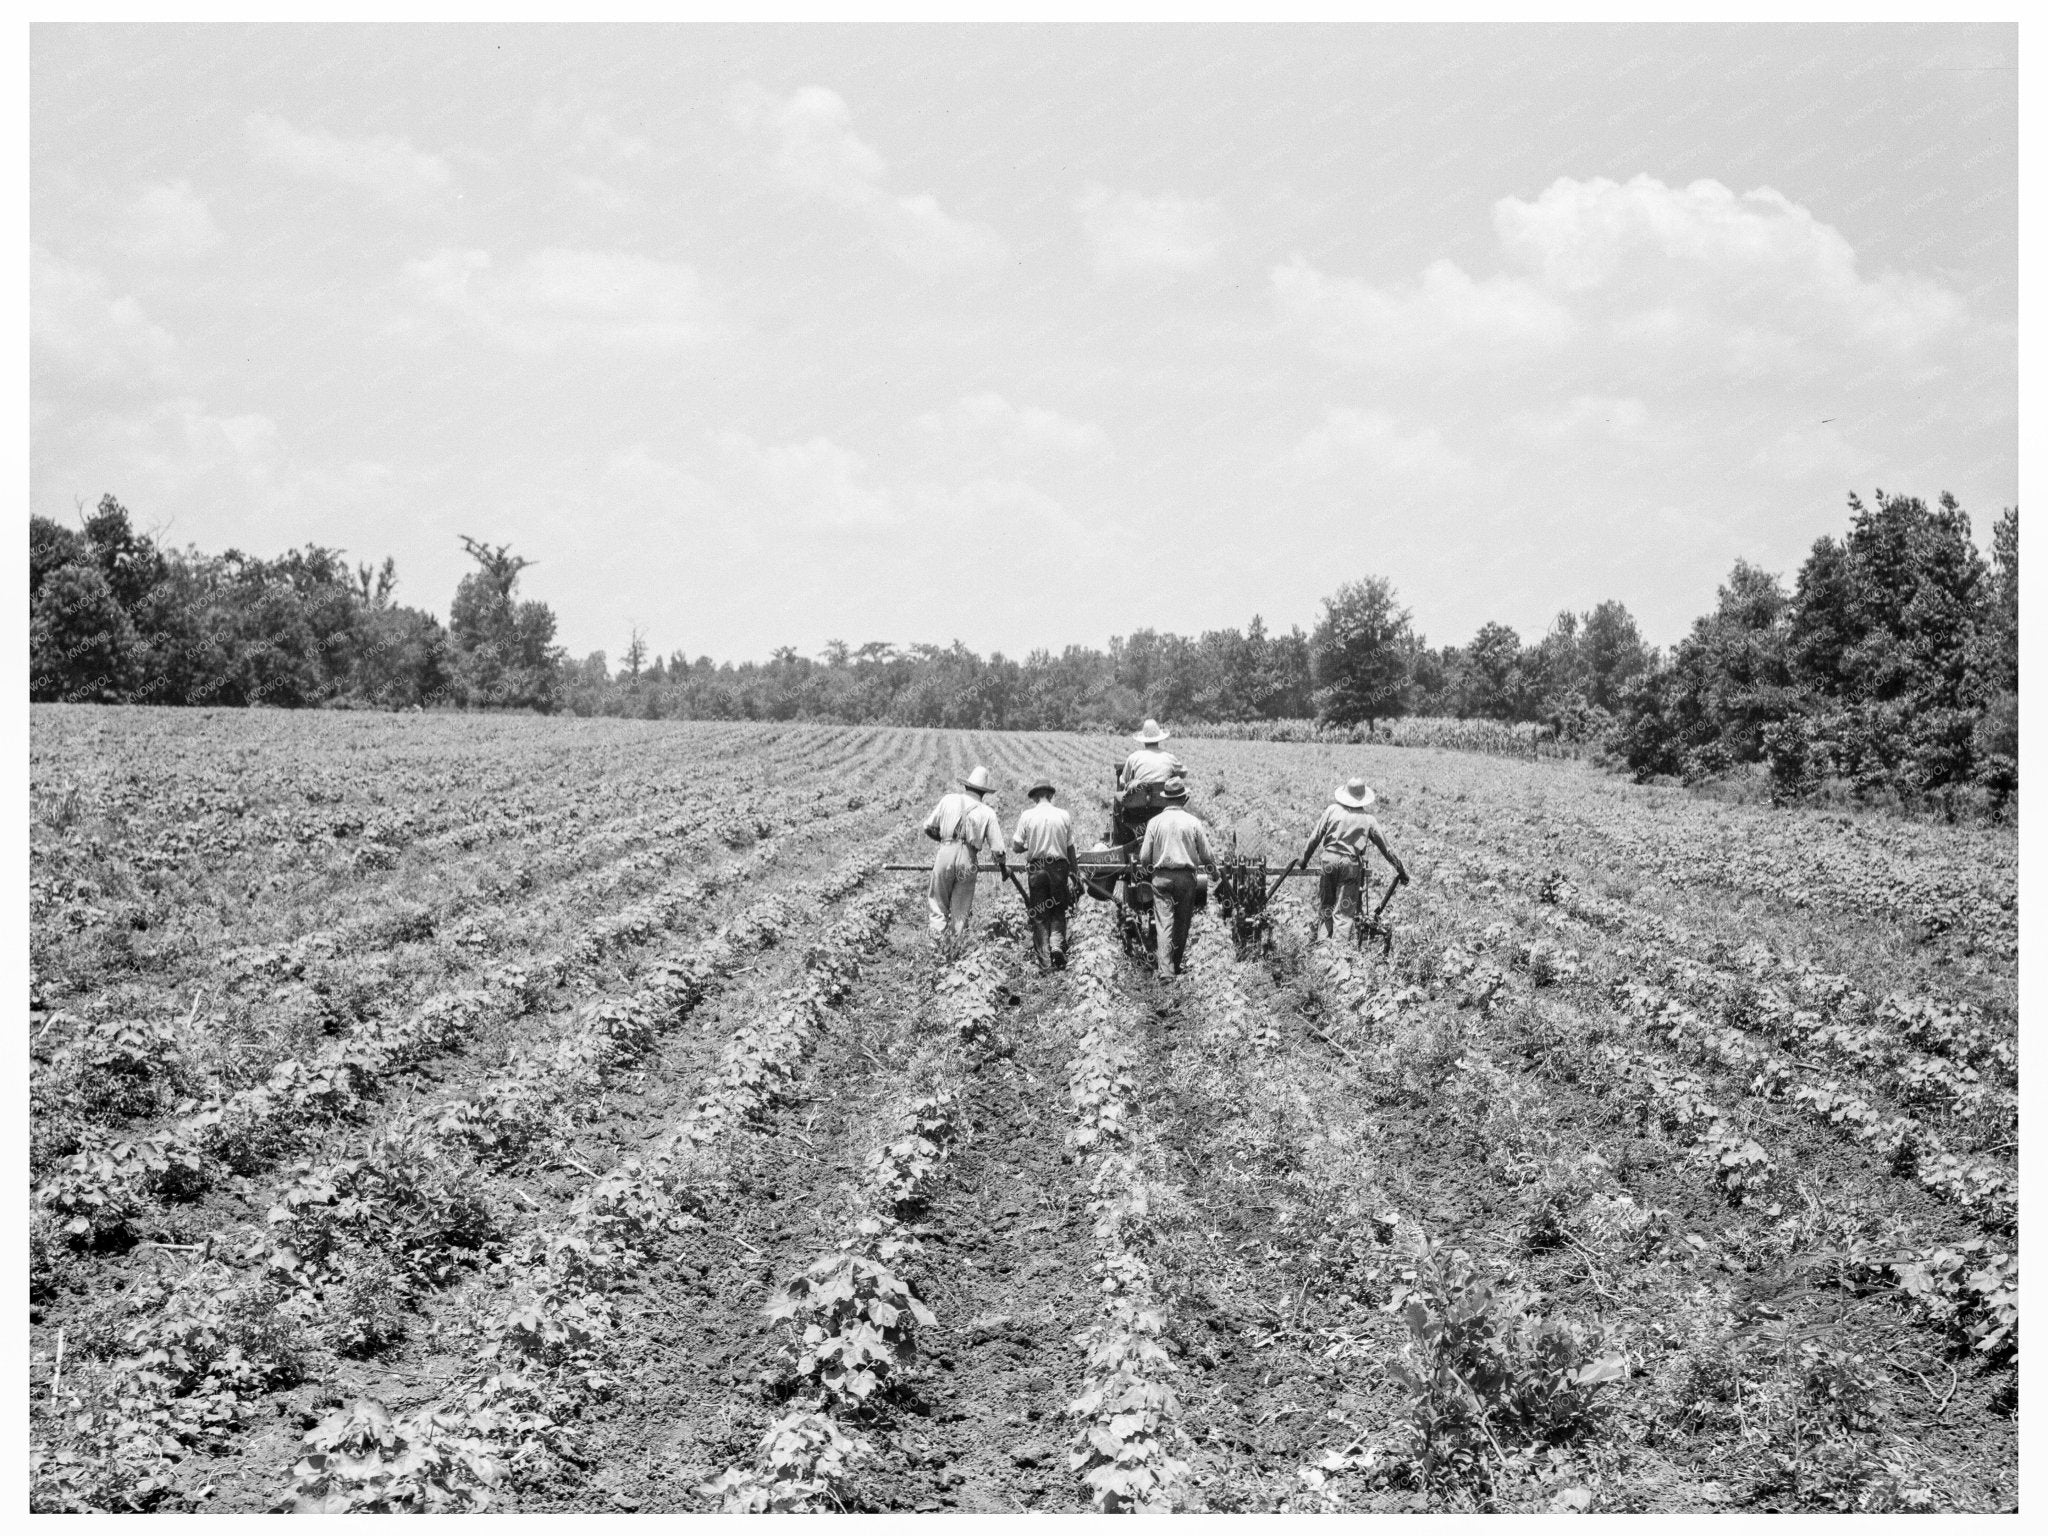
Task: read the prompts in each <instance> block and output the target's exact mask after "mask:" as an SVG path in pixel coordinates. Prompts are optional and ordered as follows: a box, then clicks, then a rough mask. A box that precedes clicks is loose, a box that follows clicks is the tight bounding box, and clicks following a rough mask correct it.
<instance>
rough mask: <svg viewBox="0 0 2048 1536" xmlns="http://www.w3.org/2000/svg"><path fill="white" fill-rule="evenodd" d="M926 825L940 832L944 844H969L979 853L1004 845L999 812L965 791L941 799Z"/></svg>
mask: <svg viewBox="0 0 2048 1536" xmlns="http://www.w3.org/2000/svg"><path fill="white" fill-rule="evenodd" d="M925 825H926V826H927V827H929V828H932V829H934V830H936V831H937V832H938V834H939V841H940V842H943V843H966V844H968V845H969V846H970V847H972V848H975V849H977V850H979V849H983V848H1000V847H1001V846H1002V840H1003V834H1002V828H1001V827H1000V826H999V825H998V824H997V821H996V813H995V812H994V811H992V810H990V809H989V808H988V806H987V805H986V804H984V803H983V802H982V801H980V800H977V799H976V798H975V797H974V796H972V795H970V794H967V793H965V792H964V791H962V790H957V789H956V790H954V791H953V792H952V793H950V794H947V795H943V796H941V797H940V799H939V803H938V805H937V807H936V808H934V810H933V811H932V814H931V818H930V820H928V821H927V822H926V823H925Z"/></svg>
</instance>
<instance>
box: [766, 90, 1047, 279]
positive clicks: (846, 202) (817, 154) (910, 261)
mask: <svg viewBox="0 0 2048 1536" xmlns="http://www.w3.org/2000/svg"><path fill="white" fill-rule="evenodd" d="M731 116H732V121H733V122H734V123H735V124H736V125H737V126H738V127H739V128H741V129H742V130H744V131H745V132H747V133H750V134H753V135H755V136H756V137H759V138H762V139H765V140H766V141H768V143H769V144H770V145H771V146H772V147H773V158H772V162H771V163H772V164H773V166H774V169H775V173H776V175H777V177H778V178H779V179H780V180H781V181H782V182H783V184H784V185H785V186H788V187H789V188H791V189H792V190H794V191H797V192H801V193H803V194H805V195H806V196H810V197H817V198H821V199H823V200H824V201H826V202H829V203H832V204H834V205H835V206H837V207H840V208H844V209H846V210H847V211H848V212H850V213H854V214H856V215H858V216H859V217H860V219H861V220H862V221H863V222H864V223H865V224H866V225H867V227H868V229H869V231H870V232H871V233H872V234H873V235H874V237H875V239H876V240H877V241H879V242H880V243H881V245H882V246H883V247H884V248H885V249H887V250H888V251H889V252H890V253H891V254H892V255H894V256H895V257H896V258H897V259H898V260H899V261H902V262H903V263H905V264H906V265H908V266H912V267H915V268H918V269H919V270H921V271H934V272H936V271H948V270H963V269H973V268H986V267H990V266H994V265H996V264H997V263H1000V262H1001V261H1002V260H1003V259H1004V257H1005V254H1006V252H1005V250H1004V246H1003V242H1002V240H1001V238H1000V237H999V236H997V234H996V233H995V231H994V230H991V229H989V228H988V227H987V226H986V225H982V224H975V223H971V222H969V221H967V220H964V219H959V218H955V217H954V216H953V215H951V214H949V213H947V212H946V211H945V210H944V209H943V208H941V207H940V206H939V204H938V200H937V199H936V198H934V197H933V196H931V195H930V194H929V193H916V194H913V195H909V196H903V195H899V194H894V193H891V192H890V191H889V190H888V189H887V187H886V185H885V183H886V181H887V178H888V164H887V162H886V161H884V160H883V158H882V157H881V155H880V154H879V153H877V152H876V150H875V149H874V148H873V147H872V146H871V145H869V144H867V143H866V142H865V141H863V140H862V139H860V138H859V137H858V136H856V135H855V133H854V131H853V127H852V120H853V114H852V113H851V112H850V111H849V110H848V108H847V105H846V102H845V100H844V99H843V98H842V97H840V96H839V94H838V93H837V92H835V91H828V90H826V89H824V88H823V87H822V86H815V85H813V86H806V87H804V88H803V89H801V90H798V91H796V92H794V93H792V94H791V95H789V96H776V95H774V94H773V93H771V92H769V91H765V90H763V89H762V88H761V87H760V86H758V85H753V84H748V85H743V86H741V87H739V88H738V89H737V90H735V91H734V92H733V95H732V100H731Z"/></svg>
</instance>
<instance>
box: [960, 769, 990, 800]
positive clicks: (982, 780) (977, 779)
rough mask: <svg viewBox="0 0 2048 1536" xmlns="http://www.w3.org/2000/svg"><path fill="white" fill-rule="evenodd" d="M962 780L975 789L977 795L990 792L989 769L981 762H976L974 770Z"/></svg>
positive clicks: (968, 786)
mask: <svg viewBox="0 0 2048 1536" xmlns="http://www.w3.org/2000/svg"><path fill="white" fill-rule="evenodd" d="M960 782H961V783H962V784H964V785H965V786H966V787H967V788H969V789H971V790H973V791H974V792H975V793H976V794H977V795H985V794H987V793H988V770H987V769H986V768H984V767H982V766H981V765H980V764H979V763H976V764H975V765H974V772H972V773H970V774H969V775H967V777H966V778H964V779H962V780H961V781H960Z"/></svg>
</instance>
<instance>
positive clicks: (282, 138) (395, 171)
mask: <svg viewBox="0 0 2048 1536" xmlns="http://www.w3.org/2000/svg"><path fill="white" fill-rule="evenodd" d="M246 127H247V131H248V136H249V149H250V152H251V153H252V154H253V155H254V156H255V158H256V163H257V164H259V165H268V166H275V167H277V168H278V169H280V170H286V171H290V172H292V173H293V174H294V175H298V176H307V177H311V178H313V179H315V180H319V181H333V182H339V183H340V184H342V185H343V186H351V187H360V188H362V189H363V190H364V191H366V192H374V193H375V194H376V195H377V196H379V197H382V198H386V199H388V200H390V201H392V202H404V201H408V200H411V199H416V198H418V197H420V196H422V195H425V194H429V193H433V192H438V191H440V190H441V189H442V188H443V187H445V186H447V185H448V183H449V180H450V175H449V170H448V162H447V161H445V160H443V159H442V158H441V157H440V156H438V155H430V154H427V153H425V152H423V151H421V150H417V149H414V148H413V147H412V145H410V144H408V143H407V142H406V141H405V140H404V139H401V138H396V137H394V136H393V135H391V134H388V133H380V134H375V135H373V136H371V137H369V138H362V139H345V138H342V137H341V136H340V135H339V134H336V133H331V132H329V131H328V130H327V129H325V128H310V129H300V128H294V127H293V126H292V125H291V124H290V123H288V122H286V121H285V120H284V119H283V118H281V117H272V116H269V115H267V114H265V113H261V112H258V113H256V114H254V115H253V116H251V117H250V118H249V119H248V121H247V124H246Z"/></svg>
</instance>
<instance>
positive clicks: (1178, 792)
mask: <svg viewBox="0 0 2048 1536" xmlns="http://www.w3.org/2000/svg"><path fill="white" fill-rule="evenodd" d="M1159 793H1160V794H1161V795H1162V796H1164V797H1165V798H1166V799H1168V800H1171V801H1174V802H1176V803H1178V802H1180V801H1183V800H1185V799H1187V797H1188V781H1187V780H1186V779H1184V778H1182V777H1181V776H1180V775H1179V774H1175V775H1174V776H1173V777H1172V778H1170V779H1168V780H1167V781H1166V784H1165V786H1164V787H1163V788H1162V789H1161V790H1160V791H1159Z"/></svg>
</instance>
